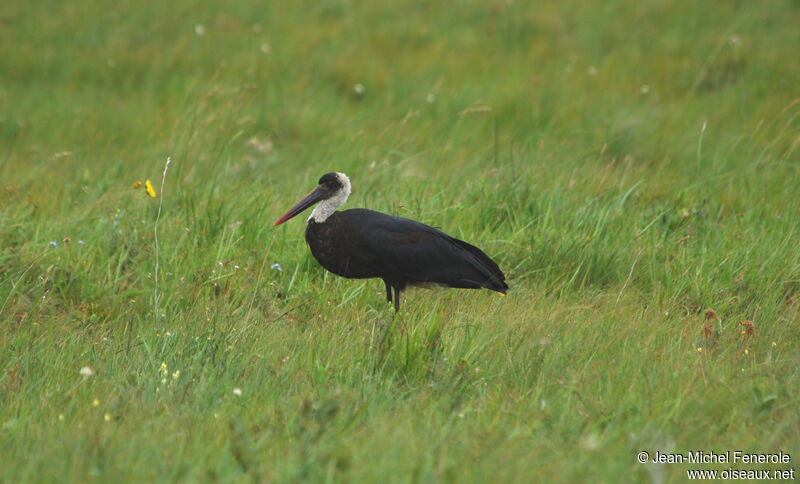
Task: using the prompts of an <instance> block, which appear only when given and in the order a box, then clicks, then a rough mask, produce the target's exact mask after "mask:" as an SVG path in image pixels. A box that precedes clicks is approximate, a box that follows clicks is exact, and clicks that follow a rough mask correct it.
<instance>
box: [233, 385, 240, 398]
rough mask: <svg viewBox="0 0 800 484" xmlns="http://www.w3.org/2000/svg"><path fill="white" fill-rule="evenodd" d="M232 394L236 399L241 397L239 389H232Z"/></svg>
mask: <svg viewBox="0 0 800 484" xmlns="http://www.w3.org/2000/svg"><path fill="white" fill-rule="evenodd" d="M233 394H234V395H236V396H237V397H241V396H242V389H241V388H239V387H236V388H234V389H233Z"/></svg>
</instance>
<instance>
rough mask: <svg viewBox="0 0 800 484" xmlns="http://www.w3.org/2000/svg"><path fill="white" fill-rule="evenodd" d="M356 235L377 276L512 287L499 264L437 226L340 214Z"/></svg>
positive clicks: (362, 212) (360, 212)
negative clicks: (506, 280) (355, 231)
mask: <svg viewBox="0 0 800 484" xmlns="http://www.w3.org/2000/svg"><path fill="white" fill-rule="evenodd" d="M336 215H337V216H338V217H340V218H342V219H343V221H346V222H347V223H346V224H344V225H345V226H347V227H350V228H352V229H354V230H357V231H358V234H354V235H355V237H356V238H357V239H359V241H360V242H361V243H360V244H359V245H360V246H361V247H363V249H364V250H365V251H366V252H368V254H364V255H365V256H367V257H368V258H369V259H370V260H371V264H372V265H374V267H375V269H376V272H377V273H378V277H382V278H383V279H384V280H387V281H389V282H396V283H400V284H402V285H405V283H410V284H414V283H436V284H444V285H447V286H450V287H459V288H471V289H478V288H481V287H485V288H487V289H491V290H493V291H498V292H501V293H505V291H506V289H508V285H507V284H506V283H505V275H503V272H502V271H501V270H500V268H499V267H498V266H497V264H496V263H495V262H494V261H493V260H492V259H491V258H490V257H489V256H487V255H486V254H485V253H484V252H483V251H482V250H480V249H479V248H477V247H475V246H474V245H471V244H468V243H467V242H464V241H462V240H458V239H456V238H454V237H450V236H449V235H447V234H445V233H444V232H442V231H440V230H437V229H435V228H433V227H430V226H428V225H425V224H423V223H420V222H417V221H415V220H410V219H407V218H402V217H393V216H391V215H386V214H383V213H380V212H375V211H372V210H367V209H351V210H344V211H342V212H337V213H336Z"/></svg>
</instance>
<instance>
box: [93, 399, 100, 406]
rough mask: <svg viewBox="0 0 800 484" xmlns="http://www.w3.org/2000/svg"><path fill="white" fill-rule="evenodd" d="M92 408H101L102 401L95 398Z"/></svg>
mask: <svg viewBox="0 0 800 484" xmlns="http://www.w3.org/2000/svg"><path fill="white" fill-rule="evenodd" d="M92 406H93V407H99V406H100V400H98V399H96V398H95V399H94V401H92Z"/></svg>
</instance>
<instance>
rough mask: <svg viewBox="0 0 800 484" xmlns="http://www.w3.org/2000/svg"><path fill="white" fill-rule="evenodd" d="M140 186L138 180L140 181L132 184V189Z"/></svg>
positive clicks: (140, 183)
mask: <svg viewBox="0 0 800 484" xmlns="http://www.w3.org/2000/svg"><path fill="white" fill-rule="evenodd" d="M140 186H142V182H140V181H137V182H136V183H134V184H133V189H134V190H136V189H137V188H139V187H140Z"/></svg>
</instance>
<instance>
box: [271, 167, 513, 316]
mask: <svg viewBox="0 0 800 484" xmlns="http://www.w3.org/2000/svg"><path fill="white" fill-rule="evenodd" d="M349 188H350V187H349V180H348V179H347V177H346V176H344V175H343V174H340V173H329V174H327V175H324V176H323V177H322V178H321V179H320V182H319V185H318V187H317V188H316V189H315V190H314V191H312V192H311V193H309V195H308V196H306V197H305V198H304V199H303V200H302V201H301V202H299V203H298V204H297V205H295V207H293V208H292V209H291V210H289V212H287V214H286V215H284V216H283V217H282V218H281V219H279V220H278V221H277V222H276V223H275V225H278V224H279V223H283V222H285V221H286V220H288V219H289V218H291V217H293V216H295V215H297V214H298V213H300V212H301V211H303V210H305V209H306V208H308V207H309V206H311V205H313V204H314V203H316V202H317V201H320V200H323V204H325V203H328V205H327V206H323V204H321V206H320V207H318V208H317V209H315V213H313V214H312V216H311V217H309V220H308V227H307V228H306V234H305V238H306V242H307V243H308V245H309V247H310V248H311V253H312V254H313V256H314V258H315V259H316V260H317V261H318V262H319V263H320V265H322V267H324V268H325V269H327V270H328V271H330V272H333V273H334V274H337V275H339V276H342V277H347V278H350V279H366V278H381V279H383V281H384V283H385V285H386V299H387V300H388V301H389V302H390V303H391V302H394V307H395V312H396V311H398V310H399V308H400V292H401V291H402V290H404V289H405V288H406V287H407V286H409V285H412V286H413V285H429V284H438V285H443V286H448V287H455V288H467V289H480V288H487V289H491V290H493V291H497V292H499V293H501V294H505V291H506V290H507V289H508V285H507V284H506V282H505V276H504V275H503V272H502V271H501V270H500V268H499V267H498V266H497V264H496V263H495V262H494V261H493V260H492V259H491V258H489V256H487V255H486V254H485V253H483V251H481V250H480V249H479V248H477V247H475V246H474V245H471V244H468V243H467V242H464V241H462V240H459V239H456V238H454V237H451V236H449V235H447V234H446V233H444V232H442V231H440V230H437V229H435V228H433V227H430V226H428V225H425V224H423V223H420V222H417V221H414V220H410V219H407V218H402V217H394V216H391V215H386V214H384V213H380V212H375V211H373V210H367V209H363V208H355V209H350V210H343V211H340V212H335V211H333V210H334V209H335V208H336V207H337V206H338V205H340V204H341V203H343V202H344V200H345V199H346V198H347V195H349ZM392 289H394V295H392Z"/></svg>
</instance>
